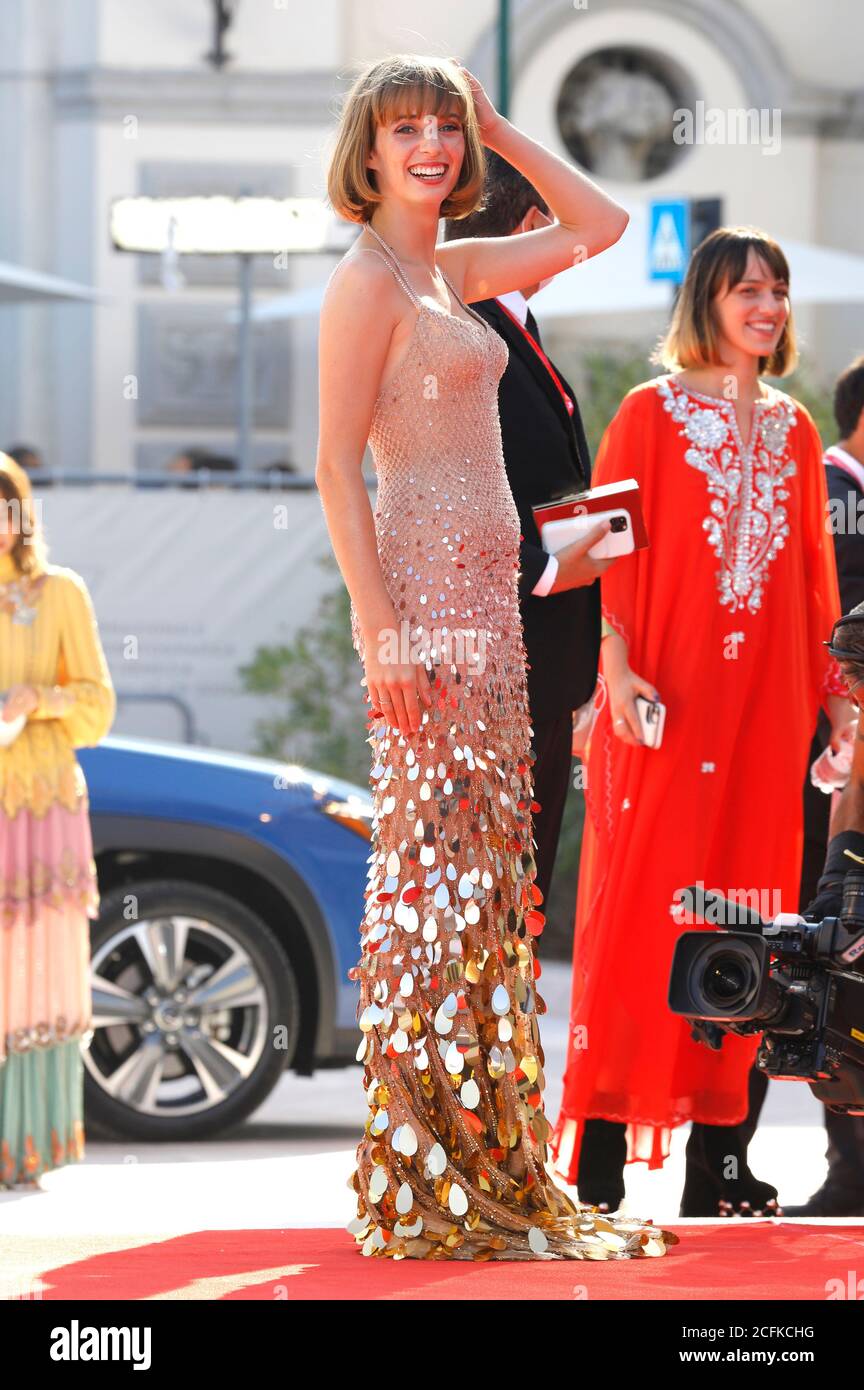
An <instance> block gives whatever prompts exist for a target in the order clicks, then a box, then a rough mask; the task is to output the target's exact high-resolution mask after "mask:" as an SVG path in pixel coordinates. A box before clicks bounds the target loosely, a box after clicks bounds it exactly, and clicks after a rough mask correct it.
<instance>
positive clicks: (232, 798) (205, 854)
mask: <svg viewBox="0 0 864 1390" xmlns="http://www.w3.org/2000/svg"><path fill="white" fill-rule="evenodd" d="M79 756H80V760H81V765H82V767H83V769H84V772H85V775H86V777H87V782H88V786H89V789H90V813H91V825H92V828H93V850H94V855H95V858H96V864H97V868H98V873H99V887H100V893H101V912H100V916H99V918H98V920H97V921H94V922H93V923H92V925H91V943H92V974H93V1010H94V1019H93V1028H94V1032H93V1039H92V1042H91V1044H90V1047H89V1048H87V1049H86V1050H85V1052H84V1061H85V1100H86V1114H87V1122H88V1124H89V1125H91V1126H92V1127H95V1128H96V1129H98V1130H101V1131H102V1132H103V1133H109V1134H112V1135H116V1136H124V1137H125V1136H128V1137H132V1138H137V1139H155V1140H159V1139H166V1140H168V1139H190V1138H203V1137H205V1136H209V1135H212V1134H214V1133H217V1132H218V1131H221V1130H224V1129H226V1128H227V1127H229V1126H233V1125H236V1124H237V1123H238V1122H239V1121H240V1120H242V1119H244V1118H245V1116H247V1115H248V1114H249V1113H250V1112H251V1111H252V1110H254V1109H255V1107H256V1106H258V1105H259V1104H260V1103H261V1101H263V1100H264V1098H265V1096H266V1095H267V1094H268V1093H269V1092H270V1091H271V1090H272V1088H273V1086H275V1084H276V1082H277V1080H278V1079H279V1076H280V1075H281V1073H282V1071H283V1069H284V1068H285V1067H290V1068H292V1069H293V1070H294V1071H296V1072H298V1073H300V1074H301V1075H304V1076H308V1075H311V1073H312V1072H313V1071H314V1069H315V1068H316V1067H321V1066H341V1065H345V1064H346V1063H348V1062H350V1061H353V1059H354V1055H355V1051H356V1046H357V1039H358V1032H357V1023H356V987H355V986H354V985H352V984H351V982H350V981H349V980H348V978H347V972H348V970H349V969H350V968H351V966H353V965H355V964H356V963H357V960H358V958H359V954H360V950H359V925H360V921H361V919H362V915H363V905H364V904H363V893H364V889H365V887H366V874H367V864H368V862H369V852H370V838H371V830H372V803H371V799H370V797H369V793H368V791H367V790H365V789H363V788H360V787H356V786H353V785H351V784H350V783H347V782H342V781H339V780H337V779H334V778H332V777H329V776H326V775H324V774H320V775H319V774H317V773H315V772H312V771H309V770H308V769H306V768H301V767H297V766H291V765H287V764H285V763H280V762H275V761H270V760H268V759H264V758H257V757H252V756H246V755H243V754H235V753H227V752H217V751H213V750H212V749H202V748H197V747H192V746H185V745H180V744H173V743H163V742H160V741H157V740H151V739H146V740H145V739H133V738H121V737H109V738H106V739H105V740H104V741H103V742H102V743H101V744H99V746H98V747H96V748H82V749H79Z"/></svg>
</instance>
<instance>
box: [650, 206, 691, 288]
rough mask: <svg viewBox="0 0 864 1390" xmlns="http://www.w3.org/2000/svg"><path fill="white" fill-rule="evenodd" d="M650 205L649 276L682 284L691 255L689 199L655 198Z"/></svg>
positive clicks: (653, 278) (651, 278)
mask: <svg viewBox="0 0 864 1390" xmlns="http://www.w3.org/2000/svg"><path fill="white" fill-rule="evenodd" d="M648 209H649V213H650V216H649V219H648V278H649V280H674V281H675V282H677V283H678V284H680V283H681V281H682V280H683V279H684V274H685V271H686V270H687V262H688V261H689V259H690V202H689V199H687V198H664V199H652V201H651V202H650V203H649V204H648Z"/></svg>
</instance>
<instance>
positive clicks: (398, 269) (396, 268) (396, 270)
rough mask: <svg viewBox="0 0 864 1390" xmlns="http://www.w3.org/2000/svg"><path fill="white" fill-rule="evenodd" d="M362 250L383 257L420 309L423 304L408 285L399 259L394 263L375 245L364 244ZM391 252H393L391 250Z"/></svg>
mask: <svg viewBox="0 0 864 1390" xmlns="http://www.w3.org/2000/svg"><path fill="white" fill-rule="evenodd" d="M369 231H371V228H369ZM388 249H389V247H388ZM361 250H365V252H371V253H372V256H379V257H381V260H382V261H383V263H385V265H386V267H388V270H390V271H392V272H393V275H394V277H396V279H397V281H399V284H400V285H401V288H403V289H404V292H406V295H408V296H410V299H411V303H413V304H417V307H418V309H421V307H422V306H421V303H419V297H418V296H417V295H415V293H414V291H413V289H411V286H410V285H408V281H407V279H406V277H404V274H403V271H401V267H400V265H399V261H396V265H394V264H393V261H392V260H389V257H388V256H385V254H383V252H378V250H375V247H374V246H363V247H361ZM390 254H393V253H392V252H390ZM393 260H396V257H394V256H393Z"/></svg>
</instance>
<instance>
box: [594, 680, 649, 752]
mask: <svg viewBox="0 0 864 1390" xmlns="http://www.w3.org/2000/svg"><path fill="white" fill-rule="evenodd" d="M606 685H607V688H608V691H609V712H610V715H611V717H612V732H613V733H614V734H615V736H616V738H620V740H621V742H622V743H631V744H634V745H637V744H638V745H639V746H641V747H644V745H645V740H644V738H643V737H642V725H641V723H640V721H639V713H638V710H637V709H636V696H637V695H644V696H645V698H646V700H659V698H660V697H659V695H658V694H657V691H656V690H655V688H654V686H653V685H652V684H651V682H650V681H646V680H643V678H642V677H641V676H637V675H636V672H635V671H631V669H630V667H629V666H627V665H622V666H620V667H619V668H617V669H615V670H614V671H611V672H608V673H607V674H606Z"/></svg>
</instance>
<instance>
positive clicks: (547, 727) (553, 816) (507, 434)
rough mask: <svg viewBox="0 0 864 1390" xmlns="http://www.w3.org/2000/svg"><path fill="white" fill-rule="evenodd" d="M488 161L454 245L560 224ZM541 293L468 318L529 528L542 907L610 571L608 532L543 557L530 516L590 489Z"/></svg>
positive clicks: (492, 302) (454, 231)
mask: <svg viewBox="0 0 864 1390" xmlns="http://www.w3.org/2000/svg"><path fill="white" fill-rule="evenodd" d="M486 158H487V176H486V184H485V187H484V206H483V208H482V209H481V210H480V211H479V212H475V213H472V214H471V216H470V217H467V218H463V219H461V220H459V221H449V222H448V223H447V224H446V238H447V240H448V241H452V240H455V239H457V238H461V237H469V236H470V237H474V236H511V235H513V234H514V233H516V232H528V231H533V230H534V229H535V228H536V227H544V226H548V225H549V224H550V223H551V222H552V220H553V219H552V217H551V215H550V213H549V208H548V205H547V204H546V203H545V202H544V201H543V199H542V197H541V196H540V194H539V193H538V192H537V190H536V188H534V186H533V185H532V184H531V183H529V182H528V180H527V179H526V178H525V177H524V175H522V174H521V173H519V171H518V170H517V169H514V168H513V166H512V165H511V164H508V163H507V161H506V160H505V159H502V158H501V156H500V155H498V154H495V153H494V152H493V151H487V155H486ZM538 288H539V286H538V285H531V286H528V287H526V288H525V289H524V290H522V291H521V292H520V291H518V290H514V291H511V292H510V293H509V294H503V295H501V296H500V297H499V298H498V299H483V300H480V301H479V302H475V303H474V304H472V306H471V307H472V309H475V310H476V311H477V313H479V314H480V315H482V317H483V318H485V319H486V321H487V322H488V323H489V324H490V325H491V327H492V328H494V329H495V331H496V332H497V333H499V334H500V335H501V337H502V338H503V339H504V341H505V342H506V344H507V346H508V348H509V350H510V360H509V363H508V365H507V367H506V369H505V371H504V375H503V376H502V378H501V382H500V385H499V388H498V406H499V412H500V416H501V437H502V442H503V448H504V462H505V464H506V467H507V477H508V480H509V483H510V489H511V491H512V493H513V499H514V501H515V503H516V506H517V508H518V511H519V518H520V520H521V522H522V542H521V546H520V574H519V594H520V600H521V605H520V606H521V613H522V627H523V635H524V640H525V650H526V656H527V662H528V699H529V704H530V710H531V723H532V728H533V730H534V749H535V752H536V754H537V760H536V762H535V764H534V796H535V800H536V801H537V802H538V803H539V805H540V808H541V809H540V811H539V812H537V813H536V815H535V817H534V839H535V841H536V845H537V878H536V883H537V887H538V888H539V889H540V891H541V893H542V894H543V898H544V902H545V901H546V900H547V899H548V896H549V885H550V882H551V879H552V870H553V867H554V863H555V854H556V851H557V848H558V839H559V836H560V833H561V821H562V817H563V814H564V803H565V801H566V799H567V789H568V785H569V781H570V765H571V757H572V754H571V747H572V744H573V717H574V712H575V711H578V710H579V709H580V707H581V706H583V705H585V704H586V702H588V701H589V700H590V699H591V698H592V696H593V693H594V687H595V685H596V682H597V665H598V659H599V651H600V585H599V583H598V582H597V581H598V579H599V576H600V575H601V574H602V573H603V572H604V571H605V570H606V569H608V567H609V565H610V564H613V563H614V561H612V560H592V559H591V558H590V556H589V555H588V553H587V552H588V550H589V549H590V547H591V546H592V545H594V544H595V542H596V541H597V540H598V538H599V536H600V535H601V534H602V527H596V528H595V529H594V530H592V531H591V532H590V533H589V534H588V535H587V536H586V537H585V539H584V540H583V541H580V542H578V543H577V544H575V545H569V546H567V547H565V548H564V549H563V550H561V551H559V552H558V554H557V555H555V556H553V555H549V554H547V553H546V551H545V550H544V549H543V548H542V545H541V543H540V536H539V533H538V531H537V527H536V525H535V522H534V516H533V513H532V511H531V508H532V506H536V505H538V504H539V503H541V502H550V501H552V500H554V499H555V498H557V497H563V496H567V495H568V494H570V493H573V492H579V491H581V490H582V489H583V488H586V487H588V486H589V483H590V477H591V460H590V457H589V453H588V444H587V441H586V439H585V431H584V429H583V427H582V420H581V417H580V415H579V406H578V405H577V403H576V396H575V393H574V391H573V389H572V387H571V386H570V385H569V384H568V383H567V381H565V379H564V377H563V376H562V375H561V373H560V372H559V371H558V369H557V367H555V366H554V364H552V363H550V362H549V361H548V358H546V360H545V361H544V358H545V353H543V349H542V344H541V342H540V332H539V329H538V328H537V324H536V322H535V319H534V316H533V314H532V313H531V310H530V309H529V308H528V299H529V298H530V296H531V295H532V294H534V293H535V292H536V291H537V289H538ZM532 339H533V344H532V341H531V340H532ZM535 345H536V346H535ZM538 349H539V351H538Z"/></svg>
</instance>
